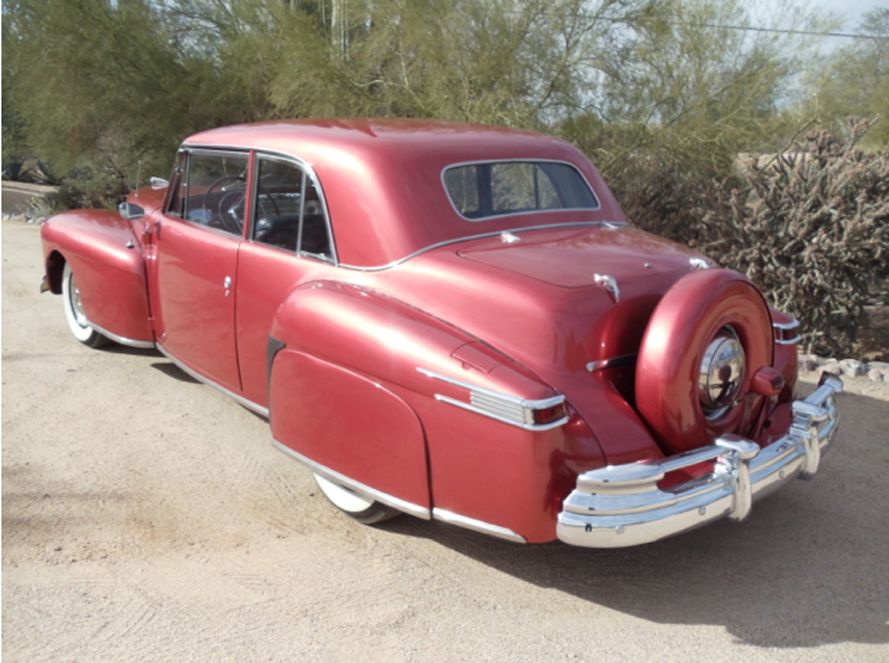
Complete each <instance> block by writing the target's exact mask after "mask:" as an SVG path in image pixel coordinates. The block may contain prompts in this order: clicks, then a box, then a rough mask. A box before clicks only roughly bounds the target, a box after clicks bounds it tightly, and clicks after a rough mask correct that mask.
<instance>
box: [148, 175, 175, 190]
mask: <svg viewBox="0 0 889 663" xmlns="http://www.w3.org/2000/svg"><path fill="white" fill-rule="evenodd" d="M148 182H149V183H150V184H151V188H152V189H166V188H167V187H168V186H170V182H169V181H168V180H165V179H164V178H163V177H152V178H149V180H148Z"/></svg>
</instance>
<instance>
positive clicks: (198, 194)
mask: <svg viewBox="0 0 889 663" xmlns="http://www.w3.org/2000/svg"><path fill="white" fill-rule="evenodd" d="M186 180H187V187H188V188H187V195H186V197H185V200H184V205H183V216H184V218H185V219H187V220H189V221H193V222H194V223H199V224H201V225H204V226H209V227H211V228H217V229H219V230H225V231H226V232H230V233H232V234H235V235H240V234H241V233H242V232H243V229H244V202H245V199H246V196H247V155H246V154H238V153H232V152H218V153H214V152H198V151H194V152H191V153H190V154H189V158H188V171H187V175H186Z"/></svg>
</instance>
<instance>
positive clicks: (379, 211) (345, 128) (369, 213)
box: [184, 119, 623, 267]
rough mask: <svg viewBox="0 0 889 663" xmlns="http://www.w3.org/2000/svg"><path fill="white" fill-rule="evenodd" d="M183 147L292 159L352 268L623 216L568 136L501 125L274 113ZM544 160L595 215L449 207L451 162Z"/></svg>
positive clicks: (200, 135)
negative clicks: (444, 246) (526, 230)
mask: <svg viewBox="0 0 889 663" xmlns="http://www.w3.org/2000/svg"><path fill="white" fill-rule="evenodd" d="M184 146H186V147H198V146H202V147H227V148H233V149H245V150H247V149H253V150H258V151H265V152H271V153H276V154H283V155H286V156H291V157H295V158H297V159H299V160H301V161H302V162H304V163H306V164H308V165H309V166H310V167H311V169H312V170H313V171H314V172H315V174H316V176H317V179H318V181H319V183H320V185H321V188H322V190H323V194H324V197H325V199H326V202H327V207H328V213H329V215H330V218H331V223H332V226H333V232H334V237H335V241H336V245H337V255H338V257H339V259H340V261H341V262H343V263H345V264H348V265H352V266H356V267H377V266H381V265H385V264H389V263H392V262H396V261H398V260H400V259H402V258H404V257H406V256H408V255H411V254H413V253H416V252H418V251H420V250H422V249H423V248H425V247H428V246H430V245H433V244H439V243H442V242H447V241H452V240H454V239H457V238H460V237H463V236H471V235H476V234H479V233H484V232H493V231H500V230H505V229H511V228H521V227H527V226H529V225H547V224H552V223H554V222H565V221H568V222H572V221H578V220H603V219H607V220H620V219H622V218H623V215H622V214H621V212H620V209H619V208H618V207H617V204H616V202H614V200H613V197H612V196H611V194H610V193H609V192H608V189H607V187H606V186H605V184H604V182H602V180H601V177H600V176H599V174H598V172H597V171H596V169H595V168H594V167H593V166H592V165H591V164H590V163H589V161H588V160H587V159H586V158H585V157H584V155H583V154H582V153H581V152H580V151H579V150H577V149H576V148H575V147H574V146H572V145H571V144H570V143H568V142H566V141H563V140H561V139H558V138H554V137H552V136H547V135H545V134H541V133H536V132H532V131H523V130H519V129H511V128H507V127H497V126H487V125H478V124H467V123H457V122H443V121H437V120H417V119H321V120H271V121H265V122H256V123H251V124H240V125H234V126H228V127H221V128H217V129H209V130H207V131H201V132H199V133H196V134H194V135H192V136H190V137H189V138H187V139H186V140H185V142H184ZM498 159H543V160H555V161H565V162H568V163H571V164H572V165H574V166H575V167H576V168H577V169H578V170H579V171H580V172H581V173H582V174H583V175H584V177H585V178H586V179H587V181H588V182H589V183H590V185H591V186H592V187H593V189H594V191H595V193H596V196H597V197H598V198H599V200H600V202H601V203H602V207H601V209H600V210H599V211H597V212H592V211H585V212H582V213H578V212H573V213H572V212H567V211H561V212H541V213H540V214H525V215H521V216H518V215H515V216H511V217H503V218H498V219H492V220H486V221H477V222H471V221H467V220H466V219H464V218H462V217H461V216H460V215H459V214H457V212H456V211H455V210H454V208H453V206H452V205H451V203H450V201H449V199H448V197H447V194H446V192H445V189H444V186H443V184H442V181H441V173H442V170H443V169H444V168H445V167H447V166H448V165H452V164H455V163H463V162H471V161H485V160H498Z"/></svg>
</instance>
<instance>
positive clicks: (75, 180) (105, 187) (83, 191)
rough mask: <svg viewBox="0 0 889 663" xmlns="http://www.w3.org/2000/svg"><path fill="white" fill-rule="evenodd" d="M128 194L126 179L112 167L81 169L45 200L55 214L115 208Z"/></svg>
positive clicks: (67, 178)
mask: <svg viewBox="0 0 889 663" xmlns="http://www.w3.org/2000/svg"><path fill="white" fill-rule="evenodd" d="M128 191H129V187H128V186H127V180H126V176H125V175H124V174H123V173H122V172H120V171H117V170H115V169H113V168H109V167H106V168H90V167H81V168H77V169H75V170H73V171H72V172H71V173H70V174H69V175H68V176H67V177H65V178H63V179H62V182H61V184H60V186H59V187H58V189H57V190H56V191H54V192H53V193H50V194H48V195H47V197H46V198H47V202H48V204H49V205H50V206H51V207H52V208H53V209H55V210H64V209H74V208H81V207H116V206H117V203H119V202H120V201H122V200H123V199H124V198H125V197H126V195H127V193H128Z"/></svg>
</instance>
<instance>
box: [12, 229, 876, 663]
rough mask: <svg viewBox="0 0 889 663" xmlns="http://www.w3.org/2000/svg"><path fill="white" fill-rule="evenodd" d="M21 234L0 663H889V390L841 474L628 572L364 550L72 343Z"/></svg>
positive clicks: (839, 466) (233, 409)
mask: <svg viewBox="0 0 889 663" xmlns="http://www.w3.org/2000/svg"><path fill="white" fill-rule="evenodd" d="M2 232H3V252H2V257H3V323H2V333H3V336H2V343H3V362H2V382H3V438H2V460H3V474H2V479H3V485H2V495H3V530H2V532H3V534H2V536H3V553H2V557H3V566H2V570H3V578H2V610H3V613H2V627H3V642H2V653H3V658H4V660H5V661H29V662H30V661H157V660H172V661H221V660H244V661H254V660H256V661H284V660H298V661H331V660H362V661H387V662H388V661H424V660H426V661H467V660H472V661H489V660H490V661H524V660H528V661H553V660H578V661H587V660H588V661H603V660H627V661H644V660H701V659H706V660H708V661H737V660H744V661H806V662H810V661H838V660H849V661H886V660H889V527H887V514H889V511H887V508H889V507H887V505H889V479H887V476H889V443H887V442H889V439H887V438H889V434H887V431H889V384H874V383H869V382H867V381H865V380H848V381H847V384H848V385H849V387H850V388H849V393H847V394H843V395H842V396H841V397H840V408H841V411H842V415H843V424H842V430H841V433H840V435H839V437H838V439H837V441H836V445H835V447H834V448H833V449H832V450H831V452H830V454H829V455H828V456H827V457H826V458H825V459H824V462H823V465H822V472H821V473H820V474H819V475H818V477H817V478H816V479H815V480H814V481H810V482H804V481H797V482H795V483H793V484H792V485H790V486H788V487H787V488H786V489H784V490H783V491H781V492H780V493H778V494H776V495H774V496H773V497H770V498H769V499H767V500H765V501H763V502H761V503H757V504H756V505H755V507H754V509H753V513H752V515H751V517H750V519H749V520H747V521H746V522H744V523H742V524H739V525H733V524H729V523H726V522H721V523H717V524H716V525H713V526H710V527H707V528H705V529H702V530H698V531H695V532H692V533H690V534H686V535H684V536H680V537H677V538H674V539H671V540H667V541H663V542H659V543H656V544H652V545H648V546H642V547H639V548H635V549H628V550H612V551H608V550H584V549H579V548H572V547H569V546H565V545H562V544H559V543H555V544H548V545H542V546H540V545H538V546H521V545H517V544H511V543H507V542H502V541H499V540H496V539H491V538H487V537H484V536H482V535H477V534H474V533H472V532H468V531H464V530H460V529H457V528H454V527H450V526H446V525H443V524H438V523H429V522H423V521H420V520H416V519H413V518H411V517H407V516H405V517H402V518H400V519H397V520H395V521H391V522H390V523H387V524H385V525H384V526H381V527H378V528H368V527H364V526H361V525H358V524H356V523H354V522H352V521H350V520H349V519H347V518H345V517H343V516H341V515H340V514H339V513H338V512H336V511H335V509H334V508H333V507H331V506H330V505H329V504H327V503H326V502H325V500H324V498H323V497H322V496H321V495H320V494H319V492H318V490H317V489H316V487H315V485H314V483H313V481H312V479H311V476H310V474H309V472H308V471H307V470H306V469H304V468H303V467H301V466H300V465H298V464H297V463H295V462H294V461H292V460H290V459H288V458H286V457H284V456H283V455H281V454H280V453H278V452H277V451H275V450H274V449H272V447H271V444H270V436H269V433H268V429H267V424H266V423H265V421H263V420H262V419H260V418H258V417H256V416H254V415H252V414H251V413H249V412H248V411H247V410H245V409H243V408H241V407H240V406H238V405H237V404H235V403H234V402H232V401H230V400H228V399H226V398H225V397H224V396H222V395H220V394H218V393H217V392H216V391H214V390H212V389H210V388H209V387H206V386H203V385H200V384H197V383H195V382H193V381H192V380H191V379H189V378H188V377H186V376H185V375H184V374H183V373H181V372H180V371H179V370H177V369H176V368H175V367H173V365H171V364H170V363H169V362H168V361H167V360H166V359H165V358H163V357H162V356H161V355H158V354H156V353H154V352H151V351H134V350H125V349H121V348H117V349H111V350H101V351H97V350H90V349H88V348H86V347H85V346H82V345H80V344H78V343H77V342H76V341H74V340H73V338H71V337H70V336H69V334H68V331H67V328H66V326H65V322H64V319H63V316H62V304H61V301H60V299H59V298H58V297H54V296H52V295H49V294H44V295H40V294H38V285H39V283H40V278H41V276H42V270H41V266H40V248H39V228H38V227H37V226H34V225H26V224H23V223H15V222H4V223H3V228H2ZM809 378H810V379H811V378H812V376H809ZM492 471H493V470H492Z"/></svg>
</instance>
